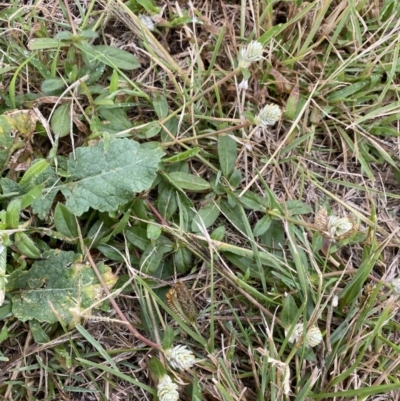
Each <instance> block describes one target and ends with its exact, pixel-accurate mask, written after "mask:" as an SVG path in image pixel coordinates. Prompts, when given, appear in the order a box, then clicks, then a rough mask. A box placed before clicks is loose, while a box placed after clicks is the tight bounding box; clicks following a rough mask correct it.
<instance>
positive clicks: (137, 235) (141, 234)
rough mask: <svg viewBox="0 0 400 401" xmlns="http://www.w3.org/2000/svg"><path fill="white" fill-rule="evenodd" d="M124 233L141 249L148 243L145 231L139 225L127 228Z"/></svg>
mask: <svg viewBox="0 0 400 401" xmlns="http://www.w3.org/2000/svg"><path fill="white" fill-rule="evenodd" d="M125 235H126V239H127V240H128V241H129V242H130V243H131V244H133V245H134V246H136V247H137V248H138V249H139V250H141V251H144V250H145V249H146V248H147V246H148V245H149V244H150V241H149V239H148V238H147V231H146V230H145V229H144V228H141V227H139V226H134V227H130V228H128V229H127V230H126V231H125Z"/></svg>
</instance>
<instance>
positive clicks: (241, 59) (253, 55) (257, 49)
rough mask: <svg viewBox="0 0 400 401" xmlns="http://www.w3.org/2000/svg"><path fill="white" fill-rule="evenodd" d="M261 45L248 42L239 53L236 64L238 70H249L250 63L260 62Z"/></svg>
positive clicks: (255, 42)
mask: <svg viewBox="0 0 400 401" xmlns="http://www.w3.org/2000/svg"><path fill="white" fill-rule="evenodd" d="M263 51H264V49H263V45H262V44H261V43H260V42H257V41H256V40H254V41H252V42H250V43H249V44H248V45H247V46H245V47H243V48H242V49H240V51H239V55H238V64H239V67H240V68H249V67H250V65H251V63H254V62H255V61H259V60H261V59H262V58H263V57H262V54H263Z"/></svg>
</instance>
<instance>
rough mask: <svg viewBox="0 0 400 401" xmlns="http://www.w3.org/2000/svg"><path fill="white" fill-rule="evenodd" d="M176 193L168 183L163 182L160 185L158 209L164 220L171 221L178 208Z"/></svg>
mask: <svg viewBox="0 0 400 401" xmlns="http://www.w3.org/2000/svg"><path fill="white" fill-rule="evenodd" d="M176 191H177V190H176V188H175V187H173V186H172V185H171V184H169V183H168V182H165V181H161V182H160V184H159V185H158V199H157V209H158V211H159V212H160V214H161V216H162V217H164V219H167V220H169V219H170V218H171V217H172V216H173V214H174V213H175V211H176V209H177V207H178V203H177V201H176Z"/></svg>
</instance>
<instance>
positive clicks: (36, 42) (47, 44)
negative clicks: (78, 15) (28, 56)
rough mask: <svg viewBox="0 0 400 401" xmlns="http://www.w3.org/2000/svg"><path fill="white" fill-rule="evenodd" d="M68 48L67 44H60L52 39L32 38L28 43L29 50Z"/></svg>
mask: <svg viewBox="0 0 400 401" xmlns="http://www.w3.org/2000/svg"><path fill="white" fill-rule="evenodd" d="M62 45H63V46H68V43H67V42H64V43H63V42H61V41H60V40H58V39H53V38H34V39H31V40H30V41H29V42H28V48H29V50H44V49H57V48H58V47H59V46H62Z"/></svg>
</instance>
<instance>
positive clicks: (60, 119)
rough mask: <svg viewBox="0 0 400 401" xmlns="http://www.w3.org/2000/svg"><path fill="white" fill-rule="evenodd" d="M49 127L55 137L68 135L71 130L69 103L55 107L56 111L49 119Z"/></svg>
mask: <svg viewBox="0 0 400 401" xmlns="http://www.w3.org/2000/svg"><path fill="white" fill-rule="evenodd" d="M50 126H51V129H52V131H53V132H54V134H55V135H56V136H57V137H60V138H62V137H63V136H66V135H68V134H69V132H70V129H71V114H70V103H69V102H67V103H64V104H62V105H61V106H59V107H57V110H56V111H55V112H54V114H53V116H52V117H51V122H50Z"/></svg>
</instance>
